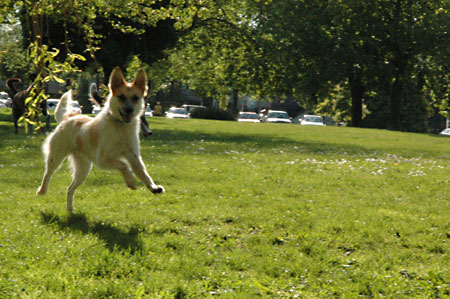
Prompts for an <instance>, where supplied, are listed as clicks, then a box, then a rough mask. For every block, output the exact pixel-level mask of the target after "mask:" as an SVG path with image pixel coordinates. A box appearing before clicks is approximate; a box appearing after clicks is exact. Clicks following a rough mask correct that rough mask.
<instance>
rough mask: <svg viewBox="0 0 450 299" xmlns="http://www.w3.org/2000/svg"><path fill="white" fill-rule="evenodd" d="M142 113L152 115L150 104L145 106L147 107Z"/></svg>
mask: <svg viewBox="0 0 450 299" xmlns="http://www.w3.org/2000/svg"><path fill="white" fill-rule="evenodd" d="M144 114H145V116H147V117H153V110H152V108H151V107H150V106H147V108H145V112H144Z"/></svg>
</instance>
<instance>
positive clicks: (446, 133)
mask: <svg viewBox="0 0 450 299" xmlns="http://www.w3.org/2000/svg"><path fill="white" fill-rule="evenodd" d="M439 135H440V136H450V128H447V129H445V130H443V131H442V132H440V133H439Z"/></svg>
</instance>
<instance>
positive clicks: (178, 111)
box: [166, 107, 189, 118]
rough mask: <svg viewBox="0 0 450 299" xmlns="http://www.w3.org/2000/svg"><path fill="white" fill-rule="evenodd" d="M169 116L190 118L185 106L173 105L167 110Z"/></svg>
mask: <svg viewBox="0 0 450 299" xmlns="http://www.w3.org/2000/svg"><path fill="white" fill-rule="evenodd" d="M166 117H167V118H189V113H188V112H187V110H186V109H184V108H177V107H172V108H170V109H169V111H167V112H166Z"/></svg>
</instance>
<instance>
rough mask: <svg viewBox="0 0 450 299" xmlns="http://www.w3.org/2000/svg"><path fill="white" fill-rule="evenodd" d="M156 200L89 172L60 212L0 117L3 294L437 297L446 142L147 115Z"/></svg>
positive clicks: (114, 175)
mask: <svg viewBox="0 0 450 299" xmlns="http://www.w3.org/2000/svg"><path fill="white" fill-rule="evenodd" d="M150 127H151V129H152V130H153V132H154V135H153V136H151V137H149V138H147V139H144V140H142V156H143V159H144V161H145V164H146V165H147V169H148V171H149V173H150V174H151V175H152V177H153V178H154V180H155V181H156V182H157V183H158V184H162V185H163V186H164V187H165V188H166V191H167V192H166V193H165V194H161V195H158V196H155V195H153V194H151V193H150V192H149V191H147V190H146V189H145V187H144V186H143V184H142V183H140V184H139V188H138V190H136V191H132V190H129V189H127V188H126V186H125V184H124V182H123V180H122V177H121V175H120V174H119V173H118V172H108V171H101V170H98V169H97V168H94V170H93V171H92V172H91V174H90V176H89V178H88V179H87V181H86V183H85V184H84V185H83V186H81V187H80V188H79V189H78V191H77V193H76V195H75V200H74V210H75V214H73V215H69V214H67V212H66V211H65V192H66V188H67V187H68V186H69V184H70V182H71V175H70V171H69V170H68V167H67V163H66V164H65V165H64V166H63V167H62V168H61V169H60V170H59V172H57V173H56V174H55V176H54V179H53V181H52V183H51V185H50V191H49V194H48V195H46V196H45V197H37V196H36V195H35V191H36V189H37V187H38V186H39V183H40V180H41V178H42V175H43V171H44V165H43V158H42V154H41V152H40V146H41V144H42V142H43V140H44V136H42V135H34V136H25V135H24V134H23V128H22V133H21V134H19V135H17V136H16V135H14V134H13V128H12V124H11V122H10V116H9V110H8V109H0V138H1V143H0V177H1V180H0V209H1V213H0V298H3V297H5V298H9V297H14V296H15V297H24V298H202V297H205V298H208V297H216V296H219V297H221V298H253V297H255V298H258V297H263V298H330V297H336V298H355V297H358V296H361V297H369V298H370V297H383V296H384V297H388V298H411V297H416V298H445V297H450V273H449V269H450V217H449V215H450V213H449V211H450V184H449V169H450V138H442V137H438V136H431V135H421V134H411V133H401V132H390V131H382V130H369V129H355V128H343V127H325V128H317V127H301V126H298V125H283V124H265V123H264V124H243V123H237V122H218V121H205V120H194V119H190V120H168V119H164V118H152V119H150Z"/></svg>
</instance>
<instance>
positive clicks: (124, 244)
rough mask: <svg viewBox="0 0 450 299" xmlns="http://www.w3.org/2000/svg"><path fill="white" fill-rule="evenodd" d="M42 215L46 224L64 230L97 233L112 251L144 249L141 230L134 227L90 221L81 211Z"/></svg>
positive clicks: (42, 213) (133, 251) (43, 213)
mask: <svg viewBox="0 0 450 299" xmlns="http://www.w3.org/2000/svg"><path fill="white" fill-rule="evenodd" d="M41 217H42V222H43V223H44V224H52V225H54V224H56V225H58V226H59V228H60V229H63V230H70V231H74V232H81V233H83V234H86V235H87V234H93V235H96V236H98V237H99V238H100V239H101V240H103V241H104V245H105V247H106V248H108V249H109V250H110V251H114V250H127V251H130V253H131V254H134V253H135V252H137V251H140V250H141V249H142V244H141V241H140V240H139V230H138V229H137V228H134V227H132V228H130V230H129V231H125V230H123V229H121V228H117V227H114V226H113V225H111V224H107V223H103V222H90V221H88V219H87V218H86V215H85V214H80V213H75V214H71V215H69V216H68V217H64V218H62V217H59V216H58V215H55V214H53V213H48V212H41Z"/></svg>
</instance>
